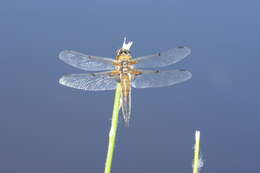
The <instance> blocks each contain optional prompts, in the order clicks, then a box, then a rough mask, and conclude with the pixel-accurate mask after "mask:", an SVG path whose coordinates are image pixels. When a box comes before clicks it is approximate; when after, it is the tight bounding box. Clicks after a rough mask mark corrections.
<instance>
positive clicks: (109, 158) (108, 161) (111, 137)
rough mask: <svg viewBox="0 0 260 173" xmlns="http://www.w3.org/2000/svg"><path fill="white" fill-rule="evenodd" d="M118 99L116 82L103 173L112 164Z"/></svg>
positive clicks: (108, 170) (119, 91) (106, 172)
mask: <svg viewBox="0 0 260 173" xmlns="http://www.w3.org/2000/svg"><path fill="white" fill-rule="evenodd" d="M120 99H121V87H120V84H117V88H116V93H115V100H114V109H113V115H112V121H111V129H110V132H109V144H108V150H107V159H106V164H105V171H104V173H110V170H111V166H112V161H113V155H114V148H115V141H116V132H117V124H118V113H119V110H120Z"/></svg>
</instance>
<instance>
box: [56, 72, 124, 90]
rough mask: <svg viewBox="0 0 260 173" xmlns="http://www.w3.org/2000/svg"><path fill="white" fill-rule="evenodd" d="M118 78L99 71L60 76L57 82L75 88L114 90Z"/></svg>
mask: <svg viewBox="0 0 260 173" xmlns="http://www.w3.org/2000/svg"><path fill="white" fill-rule="evenodd" d="M118 80H119V77H118V76H111V75H110V74H109V72H99V73H88V74H70V75H66V76H62V77H61V78H60V80H59V83H60V84H62V85H64V86H67V87H71V88H76V89H82V90H89V91H102V90H114V89H115V88H116V85H117V81H118Z"/></svg>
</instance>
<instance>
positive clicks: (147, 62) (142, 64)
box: [135, 47, 191, 68]
mask: <svg viewBox="0 0 260 173" xmlns="http://www.w3.org/2000/svg"><path fill="white" fill-rule="evenodd" d="M190 53H191V50H190V48H188V47H177V48H174V49H170V50H168V51H164V52H161V53H157V54H153V55H148V56H142V57H138V58H136V59H135V60H136V61H137V64H135V68H153V67H164V66H168V65H171V64H174V63H176V62H178V61H180V60H182V59H183V58H185V57H186V56H188V55H189V54H190Z"/></svg>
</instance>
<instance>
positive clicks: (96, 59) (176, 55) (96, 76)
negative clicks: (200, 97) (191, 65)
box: [59, 38, 192, 124]
mask: <svg viewBox="0 0 260 173" xmlns="http://www.w3.org/2000/svg"><path fill="white" fill-rule="evenodd" d="M132 44H133V42H132V41H130V42H126V38H124V42H123V46H122V48H120V49H118V50H117V51H116V57H115V59H113V58H108V57H100V56H92V55H87V54H83V53H80V52H77V51H73V50H63V51H61V52H60V54H59V59H60V60H62V61H64V62H65V63H67V64H69V65H71V66H73V67H76V68H78V69H81V70H85V71H88V72H89V73H83V74H69V75H64V76H62V77H61V78H60V80H59V83H60V84H61V85H64V86H67V87H71V88H75V89H81V90H87V91H106V90H114V89H116V87H117V84H118V83H119V84H120V86H121V92H122V93H121V107H122V113H123V118H124V121H125V123H126V124H128V123H129V120H130V115H131V90H132V88H156V87H165V86H171V85H174V84H178V83H181V82H184V81H186V80H188V79H190V78H191V77H192V74H191V72H189V71H188V70H185V69H175V70H157V69H156V70H151V69H153V68H157V67H165V66H169V65H172V64H174V63H177V62H179V61H180V60H182V59H184V58H185V57H186V56H188V55H189V54H190V53H191V50H190V48H188V47H184V46H180V47H176V48H173V49H169V50H167V51H163V52H159V53H155V54H152V55H147V56H141V57H137V58H133V57H132V54H131V51H130V47H131V46H132Z"/></svg>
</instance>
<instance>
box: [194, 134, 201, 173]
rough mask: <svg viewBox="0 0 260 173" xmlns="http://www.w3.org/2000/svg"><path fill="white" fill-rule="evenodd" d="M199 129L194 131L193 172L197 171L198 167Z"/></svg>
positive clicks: (196, 172)
mask: <svg viewBox="0 0 260 173" xmlns="http://www.w3.org/2000/svg"><path fill="white" fill-rule="evenodd" d="M199 153H200V131H196V132H195V147H194V160H193V173H198V172H199V168H200V165H199V164H200V163H199V162H200V156H199Z"/></svg>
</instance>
